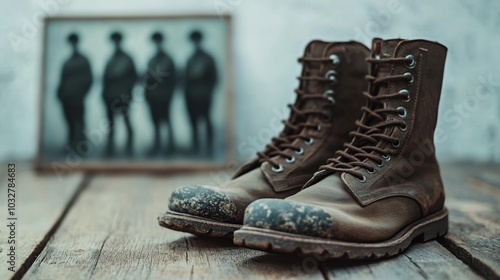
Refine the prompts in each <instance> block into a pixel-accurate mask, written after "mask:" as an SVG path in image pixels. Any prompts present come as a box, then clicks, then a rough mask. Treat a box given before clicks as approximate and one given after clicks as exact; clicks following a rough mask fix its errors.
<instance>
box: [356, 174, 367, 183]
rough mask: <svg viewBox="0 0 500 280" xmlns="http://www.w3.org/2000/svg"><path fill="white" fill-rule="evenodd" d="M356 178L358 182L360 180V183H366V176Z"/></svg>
mask: <svg viewBox="0 0 500 280" xmlns="http://www.w3.org/2000/svg"><path fill="white" fill-rule="evenodd" d="M354 177H356V176H354ZM356 180H358V182H360V183H364V182H366V176H365V175H363V177H361V179H359V178H358V177H356Z"/></svg>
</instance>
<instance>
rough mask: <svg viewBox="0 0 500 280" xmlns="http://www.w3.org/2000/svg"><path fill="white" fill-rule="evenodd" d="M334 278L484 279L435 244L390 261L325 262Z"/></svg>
mask: <svg viewBox="0 0 500 280" xmlns="http://www.w3.org/2000/svg"><path fill="white" fill-rule="evenodd" d="M321 267H322V269H324V270H325V271H326V272H327V273H328V274H329V277H330V278H332V279H386V280H389V279H398V280H399V279H481V277H480V276H479V275H477V274H476V273H475V272H474V271H472V270H471V269H470V268H469V267H468V266H467V265H466V264H464V263H463V262H462V261H460V260H458V259H457V258H455V256H453V255H452V254H451V253H450V252H449V251H447V250H446V249H445V248H444V247H442V246H441V245H440V244H439V243H437V242H436V241H432V242H427V243H421V244H414V245H413V246H410V248H408V249H407V250H406V251H405V252H404V253H402V254H400V255H397V256H396V257H393V258H390V259H387V260H378V261H359V262H353V261H350V262H347V261H345V262H330V261H329V262H325V263H323V264H322V265H321Z"/></svg>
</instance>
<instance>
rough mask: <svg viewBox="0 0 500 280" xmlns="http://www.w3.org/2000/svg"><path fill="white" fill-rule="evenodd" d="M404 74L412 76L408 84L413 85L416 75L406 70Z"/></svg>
mask: <svg viewBox="0 0 500 280" xmlns="http://www.w3.org/2000/svg"><path fill="white" fill-rule="evenodd" d="M403 76H407V77H410V80H409V81H408V84H410V85H413V83H414V82H415V77H413V74H412V73H410V72H405V73H404V74H403Z"/></svg>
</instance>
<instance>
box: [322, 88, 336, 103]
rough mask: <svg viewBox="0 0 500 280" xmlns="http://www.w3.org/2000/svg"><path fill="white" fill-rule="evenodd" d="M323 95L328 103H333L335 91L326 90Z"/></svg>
mask: <svg viewBox="0 0 500 280" xmlns="http://www.w3.org/2000/svg"><path fill="white" fill-rule="evenodd" d="M323 94H324V95H325V96H326V98H327V99H328V102H330V103H335V98H333V95H335V91H333V90H332V89H327V90H325V92H324V93H323Z"/></svg>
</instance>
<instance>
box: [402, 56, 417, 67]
mask: <svg viewBox="0 0 500 280" xmlns="http://www.w3.org/2000/svg"><path fill="white" fill-rule="evenodd" d="M405 58H406V59H410V60H411V61H410V63H406V62H405V66H406V68H408V69H413V68H415V66H416V65H417V61H416V60H415V57H414V56H413V55H411V54H409V55H407V56H405Z"/></svg>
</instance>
